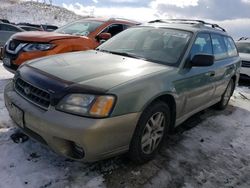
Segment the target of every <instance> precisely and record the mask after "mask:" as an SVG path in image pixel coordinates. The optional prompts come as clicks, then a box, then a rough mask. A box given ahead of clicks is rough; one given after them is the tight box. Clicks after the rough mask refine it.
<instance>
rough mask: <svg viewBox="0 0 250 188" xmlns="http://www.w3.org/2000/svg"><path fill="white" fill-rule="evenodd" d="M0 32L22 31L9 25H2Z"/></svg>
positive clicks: (0, 25)
mask: <svg viewBox="0 0 250 188" xmlns="http://www.w3.org/2000/svg"><path fill="white" fill-rule="evenodd" d="M0 30H1V31H20V30H19V29H18V28H16V27H14V26H12V25H7V24H0Z"/></svg>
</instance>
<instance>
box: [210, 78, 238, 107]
mask: <svg viewBox="0 0 250 188" xmlns="http://www.w3.org/2000/svg"><path fill="white" fill-rule="evenodd" d="M233 92H234V81H233V80H232V79H231V80H230V81H229V83H228V85H227V88H226V90H225V92H224V93H223V95H222V97H221V100H220V102H218V103H217V104H216V106H215V107H216V109H218V110H224V109H225V108H226V107H227V105H228V103H229V100H230V98H231V96H232V95H233Z"/></svg>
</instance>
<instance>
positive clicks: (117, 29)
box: [105, 24, 123, 37]
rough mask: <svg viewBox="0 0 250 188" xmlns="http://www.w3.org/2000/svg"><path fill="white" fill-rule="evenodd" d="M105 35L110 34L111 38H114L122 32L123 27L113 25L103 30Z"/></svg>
mask: <svg viewBox="0 0 250 188" xmlns="http://www.w3.org/2000/svg"><path fill="white" fill-rule="evenodd" d="M105 31H106V32H107V33H110V34H111V36H112V37H113V36H115V35H116V34H118V33H120V32H121V31H123V25H122V24H113V25H111V26H109V27H108V29H105Z"/></svg>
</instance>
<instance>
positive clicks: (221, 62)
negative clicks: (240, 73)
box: [211, 34, 239, 98]
mask: <svg viewBox="0 0 250 188" xmlns="http://www.w3.org/2000/svg"><path fill="white" fill-rule="evenodd" d="M211 38H212V46H213V53H214V57H215V63H214V72H215V75H214V77H213V80H212V81H213V82H215V93H214V98H220V97H221V96H222V94H223V93H224V91H225V89H226V87H227V85H228V83H229V81H230V79H231V78H232V76H233V74H234V70H235V66H236V64H237V62H238V61H239V58H238V56H237V50H236V47H235V46H234V44H233V43H232V42H233V41H231V40H232V39H231V40H230V39H229V38H228V37H226V36H223V35H220V34H211Z"/></svg>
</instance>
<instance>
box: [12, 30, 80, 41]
mask: <svg viewBox="0 0 250 188" xmlns="http://www.w3.org/2000/svg"><path fill="white" fill-rule="evenodd" d="M79 37H80V36H74V35H69V34H61V33H56V32H45V31H29V32H20V33H16V34H15V35H13V37H12V38H13V39H17V40H22V41H30V42H50V41H52V40H61V39H72V38H79Z"/></svg>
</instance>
